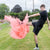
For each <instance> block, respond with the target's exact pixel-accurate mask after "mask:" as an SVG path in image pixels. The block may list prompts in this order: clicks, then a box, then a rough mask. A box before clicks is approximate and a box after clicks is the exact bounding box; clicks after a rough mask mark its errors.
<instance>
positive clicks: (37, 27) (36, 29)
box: [27, 4, 50, 50]
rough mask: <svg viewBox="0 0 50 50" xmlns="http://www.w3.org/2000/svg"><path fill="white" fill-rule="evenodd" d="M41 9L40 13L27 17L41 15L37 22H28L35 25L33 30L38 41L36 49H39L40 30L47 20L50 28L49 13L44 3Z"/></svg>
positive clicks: (36, 41)
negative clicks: (38, 36) (38, 37)
mask: <svg viewBox="0 0 50 50" xmlns="http://www.w3.org/2000/svg"><path fill="white" fill-rule="evenodd" d="M40 9H41V12H40V13H37V14H33V15H30V16H27V18H30V17H35V16H39V15H40V19H39V20H38V21H37V22H30V23H27V25H33V26H34V30H33V32H34V39H35V43H36V47H35V48H34V49H35V50H36V49H37V50H39V47H38V40H37V35H38V33H39V31H40V30H41V29H42V28H43V25H44V24H45V22H46V20H47V22H48V27H49V30H50V26H49V20H48V13H47V11H46V9H45V5H44V4H42V5H41V6H40Z"/></svg>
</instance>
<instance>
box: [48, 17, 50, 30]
mask: <svg viewBox="0 0 50 50" xmlns="http://www.w3.org/2000/svg"><path fill="white" fill-rule="evenodd" d="M47 23H48V27H49V30H50V25H49V19H48V17H47Z"/></svg>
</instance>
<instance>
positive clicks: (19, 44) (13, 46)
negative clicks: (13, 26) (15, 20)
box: [0, 24, 50, 50]
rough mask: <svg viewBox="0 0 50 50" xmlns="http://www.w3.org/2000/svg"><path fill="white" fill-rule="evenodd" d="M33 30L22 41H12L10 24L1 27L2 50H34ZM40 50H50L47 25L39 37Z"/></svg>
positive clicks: (0, 44) (49, 32) (0, 43)
mask: <svg viewBox="0 0 50 50" xmlns="http://www.w3.org/2000/svg"><path fill="white" fill-rule="evenodd" d="M32 30H33V28H32V27H30V32H29V33H28V34H27V35H26V37H25V38H24V39H22V40H17V39H12V38H11V37H10V35H9V34H8V33H9V31H10V26H9V24H2V25H0V50H33V48H34V47H35V42H34V34H33V32H32ZM38 41H39V48H40V50H50V30H48V26H47V24H45V25H44V27H43V29H42V30H41V31H40V33H39V35H38Z"/></svg>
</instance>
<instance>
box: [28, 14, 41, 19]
mask: <svg viewBox="0 0 50 50" xmlns="http://www.w3.org/2000/svg"><path fill="white" fill-rule="evenodd" d="M39 15H40V13H36V14H33V15H30V16H28V18H30V17H36V16H39Z"/></svg>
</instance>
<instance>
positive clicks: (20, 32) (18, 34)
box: [4, 15, 29, 39]
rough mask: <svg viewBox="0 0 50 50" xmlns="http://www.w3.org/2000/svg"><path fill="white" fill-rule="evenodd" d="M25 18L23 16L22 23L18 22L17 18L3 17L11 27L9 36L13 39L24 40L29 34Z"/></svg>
mask: <svg viewBox="0 0 50 50" xmlns="http://www.w3.org/2000/svg"><path fill="white" fill-rule="evenodd" d="M27 16H28V15H26V16H25V19H24V20H23V21H21V20H19V19H18V18H16V19H15V18H13V17H11V16H6V15H5V17H4V19H5V20H7V21H9V22H10V25H11V32H10V36H11V37H12V38H14V39H23V38H25V36H26V34H27V33H28V32H29V26H28V25H26V23H27V22H28V19H27Z"/></svg>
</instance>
